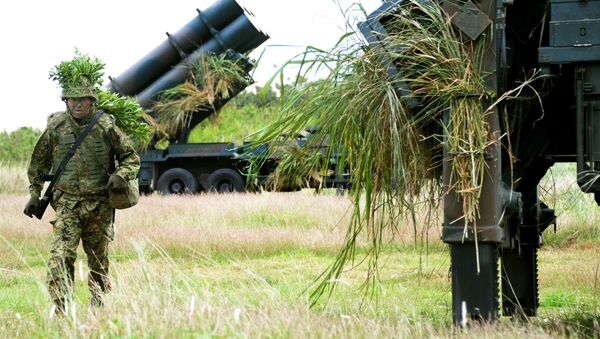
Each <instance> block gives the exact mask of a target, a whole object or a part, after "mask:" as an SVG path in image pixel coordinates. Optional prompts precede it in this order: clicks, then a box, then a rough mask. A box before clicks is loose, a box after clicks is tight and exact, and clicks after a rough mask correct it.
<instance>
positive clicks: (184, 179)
mask: <svg viewBox="0 0 600 339" xmlns="http://www.w3.org/2000/svg"><path fill="white" fill-rule="evenodd" d="M156 188H157V189H158V192H160V194H162V195H170V194H193V193H196V192H197V191H198V181H197V180H196V178H195V177H194V176H193V175H192V173H190V172H188V171H187V170H185V169H183V168H171V169H169V170H167V171H165V172H164V173H163V174H161V176H160V178H158V183H157V185H156Z"/></svg>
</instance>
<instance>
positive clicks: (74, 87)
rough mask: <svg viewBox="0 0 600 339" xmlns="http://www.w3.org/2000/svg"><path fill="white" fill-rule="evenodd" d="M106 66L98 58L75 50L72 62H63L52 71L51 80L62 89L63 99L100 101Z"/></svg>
mask: <svg viewBox="0 0 600 339" xmlns="http://www.w3.org/2000/svg"><path fill="white" fill-rule="evenodd" d="M104 66H105V64H104V63H103V62H102V61H101V60H100V59H98V58H95V57H90V56H89V55H87V54H84V53H81V52H80V51H79V50H77V49H76V50H75V56H74V57H73V59H72V60H68V61H62V62H60V63H59V64H58V65H56V66H54V67H53V68H52V69H51V70H50V76H49V78H50V79H51V80H54V81H58V83H59V85H60V87H62V89H63V91H62V95H61V98H62V99H66V98H81V97H91V98H94V99H96V100H97V99H98V92H97V88H98V87H100V86H101V85H102V81H103V77H104Z"/></svg>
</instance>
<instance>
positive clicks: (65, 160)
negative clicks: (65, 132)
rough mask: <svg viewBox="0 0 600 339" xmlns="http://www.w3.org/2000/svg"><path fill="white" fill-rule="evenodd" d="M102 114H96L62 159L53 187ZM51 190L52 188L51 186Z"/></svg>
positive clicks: (53, 179) (98, 112)
mask: <svg viewBox="0 0 600 339" xmlns="http://www.w3.org/2000/svg"><path fill="white" fill-rule="evenodd" d="M102 113H104V111H103V110H101V109H100V110H97V111H96V114H94V116H93V117H92V120H91V121H90V122H89V123H88V125H87V126H86V128H85V130H84V131H83V132H82V133H81V134H79V136H78V137H77V140H75V143H74V144H73V145H71V148H70V149H69V151H68V152H67V154H66V155H65V157H64V158H63V159H62V161H61V162H60V164H59V165H58V168H57V169H56V171H54V175H53V176H52V181H51V182H50V185H51V186H54V185H53V184H54V182H56V181H57V180H58V178H59V177H60V176H61V174H62V172H63V171H64V170H65V167H67V163H68V162H69V160H71V158H72V157H73V155H75V151H77V148H79V145H81V143H82V142H83V139H85V137H86V136H87V135H88V134H89V133H90V131H91V130H92V128H93V127H94V125H95V124H96V122H97V121H98V119H100V116H101V115H102ZM49 188H50V186H49Z"/></svg>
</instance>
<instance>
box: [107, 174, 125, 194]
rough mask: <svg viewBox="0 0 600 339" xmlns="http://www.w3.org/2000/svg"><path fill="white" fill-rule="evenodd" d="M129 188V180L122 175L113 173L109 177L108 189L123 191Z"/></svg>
mask: <svg viewBox="0 0 600 339" xmlns="http://www.w3.org/2000/svg"><path fill="white" fill-rule="evenodd" d="M126 188H127V182H126V181H125V179H123V178H121V177H120V176H118V175H116V174H113V175H111V176H110V178H108V183H107V184H106V189H107V190H109V191H113V192H119V191H123V190H125V189H126Z"/></svg>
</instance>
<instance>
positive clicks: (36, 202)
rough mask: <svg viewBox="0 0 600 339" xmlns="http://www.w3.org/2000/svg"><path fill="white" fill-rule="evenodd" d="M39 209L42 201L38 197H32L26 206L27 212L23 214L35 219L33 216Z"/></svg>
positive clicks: (24, 211)
mask: <svg viewBox="0 0 600 339" xmlns="http://www.w3.org/2000/svg"><path fill="white" fill-rule="evenodd" d="M39 207H40V199H39V198H37V197H31V199H29V201H28V202H27V204H26V205H25V210H23V213H25V215H27V216H28V217H33V214H34V213H35V212H36V211H37V209H38V208H39Z"/></svg>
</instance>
